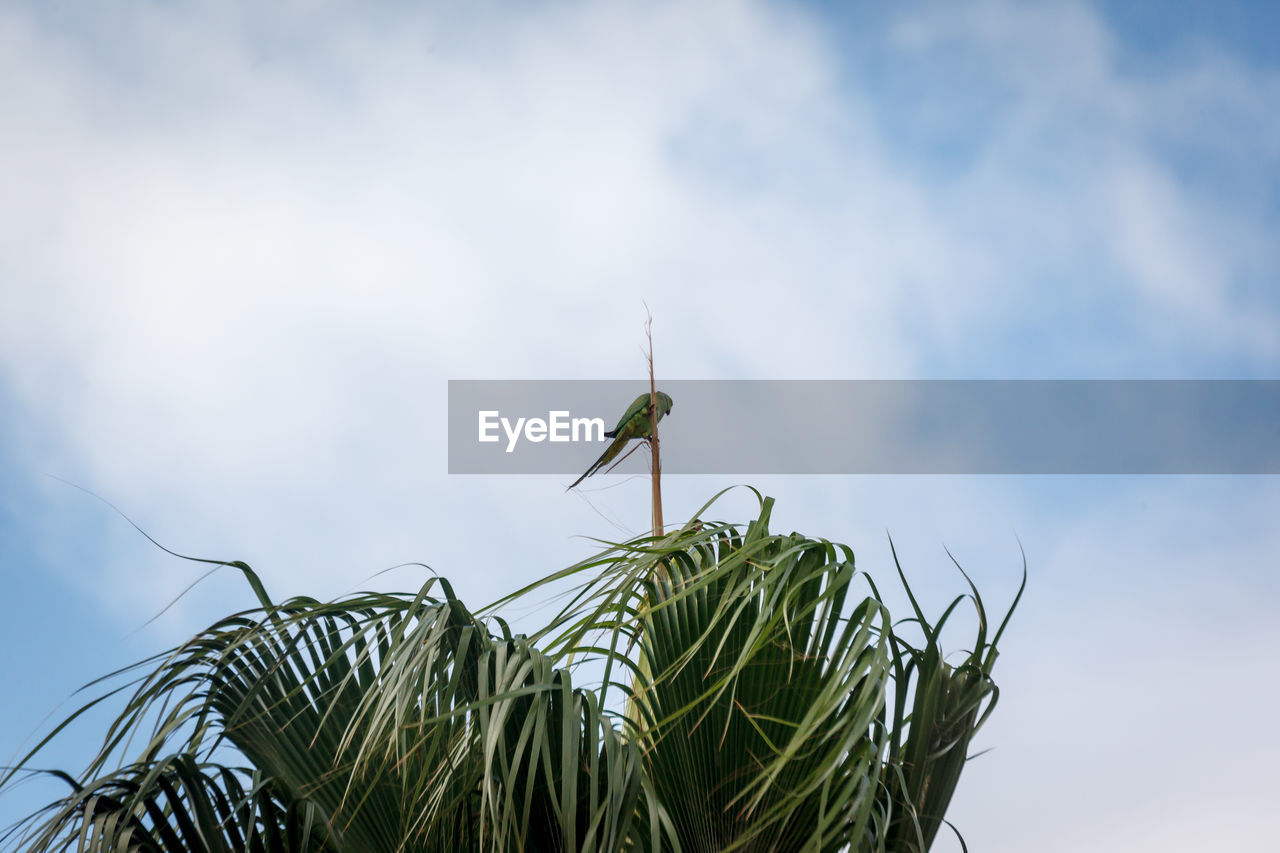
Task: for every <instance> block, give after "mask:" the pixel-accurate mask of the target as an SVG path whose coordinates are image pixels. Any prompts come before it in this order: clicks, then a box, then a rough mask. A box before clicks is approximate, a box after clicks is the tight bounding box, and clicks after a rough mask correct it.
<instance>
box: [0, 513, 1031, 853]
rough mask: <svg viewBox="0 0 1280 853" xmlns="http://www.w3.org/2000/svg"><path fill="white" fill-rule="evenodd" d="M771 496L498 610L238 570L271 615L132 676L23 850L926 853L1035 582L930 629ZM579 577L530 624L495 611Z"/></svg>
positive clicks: (215, 628)
mask: <svg viewBox="0 0 1280 853" xmlns="http://www.w3.org/2000/svg"><path fill="white" fill-rule="evenodd" d="M717 497H718V496H717ZM757 497H759V498H760V512H759V515H758V517H757V518H756V519H755V520H754V521H752V522H751V523H750V524H748V525H747V526H746V528H745V529H740V528H739V527H735V526H733V525H729V524H722V523H703V522H701V521H698V520H696V519H695V520H694V521H691V522H690V523H688V524H686V525H685V526H684V527H682V528H681V529H679V530H677V531H674V532H671V533H668V534H666V535H664V536H661V537H645V538H641V539H636V540H633V541H630V542H626V543H622V544H616V545H612V546H609V547H608V548H607V549H606V550H605V551H604V552H603V553H601V554H599V555H598V556H596V557H593V558H592V559H590V560H587V561H584V562H582V563H579V564H577V565H574V566H571V567H569V568H567V569H564V570H563V571H560V572H557V573H555V574H553V575H551V576H549V577H546V578H543V579H542V580H539V581H538V582H536V583H534V584H532V585H530V586H528V587H526V588H524V589H521V590H519V591H517V592H515V593H513V594H512V595H510V596H508V597H506V598H504V599H502V600H500V601H498V602H496V603H495V604H493V605H490V606H488V607H486V608H483V609H481V610H479V611H476V612H472V611H470V610H468V609H467V607H466V606H465V605H464V604H463V602H461V601H460V600H459V599H458V598H457V597H456V596H455V595H454V592H453V590H452V589H451V587H450V586H449V584H448V582H447V581H445V580H443V579H439V578H432V579H431V580H429V581H428V582H427V583H426V584H425V585H424V586H423V587H422V589H421V590H419V591H418V592H417V593H416V594H384V593H362V594H358V595H354V596H351V597H348V598H345V599H343V600H340V601H336V602H330V603H323V602H319V601H316V600H313V599H306V598H296V599H292V600H290V601H286V602H284V603H280V604H276V603H273V602H272V601H271V599H270V598H269V597H268V595H267V592H266V590H265V589H264V588H263V586H262V584H261V583H260V581H259V580H258V578H257V576H256V575H255V574H254V572H253V571H252V570H251V569H250V568H249V567H248V566H247V565H245V564H243V563H227V564H225V565H228V566H232V567H234V568H236V569H238V570H240V571H241V572H242V573H243V574H244V577H245V578H246V580H247V581H248V582H249V584H250V585H251V587H252V588H253V590H254V591H255V594H256V596H257V599H258V602H259V606H258V607H256V608H255V609H253V610H250V611H246V612H243V613H237V614H234V615H232V616H230V617H227V618H225V619H223V620H221V621H219V622H217V623H216V624H214V625H212V626H210V627H209V628H208V629H206V630H204V631H202V632H201V633H199V634H198V635H196V636H195V637H193V638H192V639H190V640H189V641H187V642H186V643H183V644H182V645H181V646H179V647H177V648H175V649H173V650H171V651H170V652H168V653H166V654H164V655H161V656H158V657H156V658H152V659H150V660H148V661H144V662H142V663H140V664H138V665H137V666H136V667H135V668H133V669H132V670H130V671H126V674H128V673H132V674H133V675H134V679H135V680H134V681H132V682H129V683H127V684H125V685H123V686H120V687H117V688H116V690H117V691H122V692H123V693H124V695H125V696H127V704H126V705H125V709H124V711H123V712H122V713H121V714H120V716H119V717H118V718H117V719H116V720H115V721H114V723H113V724H112V725H111V726H110V729H109V731H108V732H107V734H106V737H105V738H104V743H103V747H102V749H101V751H100V753H99V754H98V756H97V757H96V758H95V759H94V761H93V762H92V763H91V764H90V766H89V767H88V768H87V771H86V772H85V773H84V774H82V776H81V777H79V778H74V777H72V776H70V775H67V774H57V775H59V776H60V778H62V779H64V780H65V781H66V782H67V784H68V785H69V786H70V792H69V793H68V794H67V795H66V796H65V797H63V798H62V799H61V800H59V801H58V802H56V803H53V804H51V805H49V806H48V807H47V808H46V809H44V810H43V811H41V812H39V813H37V814H34V815H32V816H30V817H29V818H28V819H27V820H26V821H24V822H22V823H20V824H18V825H17V826H15V827H13V828H11V829H10V830H9V832H8V834H7V835H5V836H4V837H3V838H0V846H4V847H5V848H6V849H8V848H9V847H10V846H11V845H17V846H18V847H19V848H20V849H24V850H55V849H56V850H66V849H75V850H86V851H88V850H125V849H127V850H142V851H197V850H227V851H232V850H237V851H238V850H253V851H362V853H363V852H364V851H436V850H440V851H451V853H453V851H469V850H477V851H479V850H502V851H545V850H557V851H561V850H563V851H577V850H583V851H612V850H653V851H659V850H679V851H727V850H740V851H766V850H767V851H791V850H795V851H802V850H803V851H827V850H856V851H895V853H897V851H924V850H927V849H928V848H929V846H930V845H931V844H932V842H933V840H934V838H935V836H936V835H937V833H938V830H939V828H940V827H941V826H942V824H943V823H944V819H943V814H944V812H945V810H946V807H947V804H948V802H949V801H950V799H951V796H952V793H953V791H954V790H955V786H956V782H957V780H958V778H959V775H960V770H961V768H962V767H963V764H964V761H965V758H966V754H967V748H968V744H969V741H970V739H971V738H972V736H973V734H974V732H976V731H977V730H978V728H979V727H980V726H981V725H982V723H983V722H984V721H985V720H986V719H987V717H988V715H989V714H990V713H991V710H992V709H993V708H994V706H995V703H996V699H997V696H998V692H997V690H996V687H995V684H994V683H993V681H992V679H991V669H992V665H993V664H994V662H995V658H996V644H997V643H998V641H999V639H1000V635H1001V633H1002V632H1003V630H1004V627H1005V625H1006V624H1007V622H1008V618H1009V615H1011V614H1012V611H1013V609H1014V608H1015V607H1016V606H1017V601H1018V598H1020V597H1021V594H1022V590H1021V589H1019V592H1018V598H1015V599H1014V602H1013V605H1012V606H1011V607H1010V608H1009V612H1008V613H1007V614H1006V615H1005V616H1004V619H1003V621H1002V622H1001V624H1000V626H999V628H998V629H997V630H996V632H995V634H994V636H991V637H988V634H987V618H986V611H985V609H984V606H983V602H982V599H981V597H980V596H979V595H978V592H977V590H976V589H972V595H971V596H959V597H957V598H956V599H955V600H954V601H953V602H952V603H951V606H950V607H948V608H947V609H946V610H945V612H944V613H943V614H942V616H941V618H939V619H937V620H936V622H933V623H930V622H929V621H928V620H926V618H925V615H924V613H923V612H922V611H921V608H920V606H919V604H918V603H917V601H916V599H915V598H914V596H912V595H911V590H910V588H909V587H906V590H907V594H908V596H909V600H910V603H911V606H912V608H913V611H914V612H913V614H912V616H911V617H910V618H909V619H907V620H903V622H902V623H894V622H893V621H892V620H891V618H890V615H889V612H888V610H887V608H886V606H885V605H884V603H883V600H882V597H881V595H880V593H879V591H878V589H877V588H876V586H875V584H874V583H872V581H871V579H870V578H869V577H868V576H867V575H866V574H865V573H862V572H860V571H858V570H857V569H855V566H854V558H853V554H852V552H851V551H850V550H849V549H848V548H846V547H845V546H842V545H838V544H835V543H832V542H828V541H826V540H822V539H814V538H809V537H805V536H802V535H799V534H795V533H792V534H788V535H778V534H773V533H770V532H769V529H768V526H769V518H770V513H771V510H772V506H773V502H772V499H768V498H763V497H760V496H759V495H757ZM713 501H714V499H713ZM709 505H710V504H708V506H709ZM705 509H706V507H704V510H705ZM700 514H701V513H700ZM894 560H895V563H896V562H897V556H896V553H895V555H894ZM898 575H899V577H900V579H901V582H902V583H903V584H904V585H905V584H906V578H905V576H903V574H902V570H901V567H900V566H899V567H898ZM1025 577H1026V576H1025V567H1024V574H1023V584H1024V585H1025ZM966 580H967V576H966ZM566 586H568V588H569V589H570V592H568V593H562V597H561V598H560V599H559V601H560V604H559V606H558V609H557V610H556V611H555V613H554V614H553V615H552V616H551V618H550V619H549V620H548V622H547V624H546V625H545V626H543V627H542V628H541V629H540V630H538V631H537V632H536V633H534V634H532V635H528V636H526V635H522V634H513V633H512V631H511V630H510V628H509V627H508V625H507V623H506V622H504V621H503V620H502V618H501V617H500V616H499V612H500V611H501V610H502V609H503V608H506V607H509V606H510V605H512V604H514V603H516V602H517V601H519V600H521V599H525V600H527V599H528V597H529V596H530V595H531V594H532V593H535V592H537V593H539V594H540V595H545V594H546V593H547V591H548V590H549V589H552V588H555V589H562V588H565V587H566ZM970 587H971V588H972V584H970ZM860 590H861V591H860ZM966 598H967V599H969V600H970V601H971V602H972V605H973V607H974V608H975V611H976V615H977V622H978V632H977V636H976V638H975V640H974V643H973V647H972V650H971V651H970V652H968V653H966V654H965V655H964V657H963V659H962V660H960V661H958V662H956V663H948V662H947V661H946V660H945V659H944V657H943V654H942V650H941V648H940V646H939V643H938V634H939V632H940V631H941V629H942V627H943V625H944V623H945V622H946V621H947V619H948V617H950V616H951V614H952V613H953V612H955V609H956V608H957V607H958V606H959V605H960V603H961V602H962V601H964V600H965V599H966ZM904 625H905V626H906V627H905V628H904ZM904 634H911V635H912V636H915V637H917V639H916V641H915V642H908V641H907V640H906V639H904ZM107 692H108V693H110V692H111V691H107ZM95 701H97V700H95ZM90 704H93V703H90ZM86 707H88V706H86ZM83 710H84V709H82V711H83ZM78 713H80V712H77V714H78ZM75 716H76V715H75V714H73V715H72V718H74V717H75ZM68 722H69V720H68ZM63 725H65V723H64V724H63ZM60 728H61V726H60V727H59V729H55V731H54V735H56V733H57V731H58V730H60ZM52 736H53V735H50V737H52ZM130 739H134V740H138V739H141V742H142V744H143V745H142V748H141V749H140V750H139V751H138V752H137V753H136V757H134V758H133V760H132V761H130V762H129V763H127V764H125V765H123V766H118V762H117V761H116V758H115V757H116V756H118V755H120V754H121V753H122V750H124V748H125V745H126V743H127V742H129V741H130ZM47 741H48V739H47V738H46V740H45V742H47ZM41 745H43V743H42V744H41ZM39 748H40V747H39V746H38V747H37V748H36V749H37V750H39ZM33 754H34V751H33ZM31 757H32V756H30V755H29V756H27V758H26V759H24V761H23V764H27V763H29V762H30V760H31ZM20 766H21V765H20ZM112 767H115V769H112ZM16 772H17V769H16V768H15V769H14V770H11V771H9V772H8V773H7V774H6V775H5V776H4V777H3V778H0V783H2V782H7V781H9V780H11V779H13V778H14V774H15V773H16Z"/></svg>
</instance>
